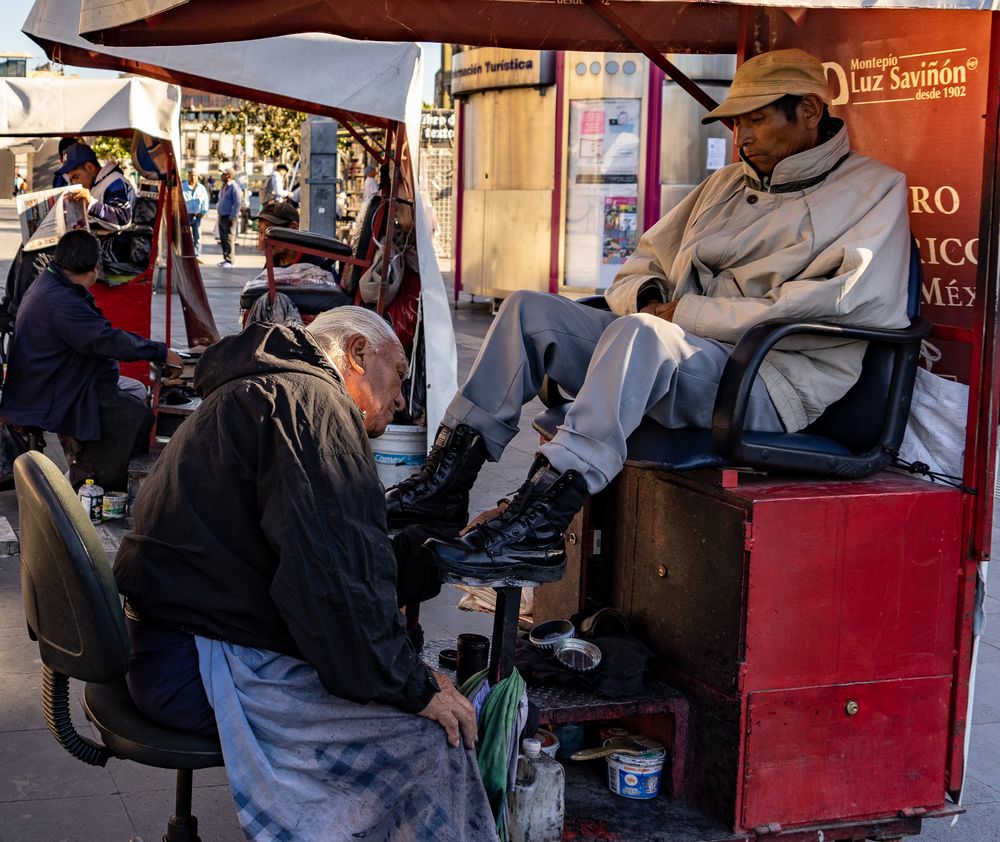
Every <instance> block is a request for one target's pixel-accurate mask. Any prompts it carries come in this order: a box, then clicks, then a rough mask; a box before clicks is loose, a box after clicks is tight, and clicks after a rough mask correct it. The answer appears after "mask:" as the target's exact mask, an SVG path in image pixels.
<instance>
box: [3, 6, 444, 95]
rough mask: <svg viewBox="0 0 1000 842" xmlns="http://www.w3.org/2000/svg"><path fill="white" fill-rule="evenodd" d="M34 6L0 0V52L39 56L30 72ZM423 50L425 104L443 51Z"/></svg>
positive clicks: (83, 72)
mask: <svg viewBox="0 0 1000 842" xmlns="http://www.w3.org/2000/svg"><path fill="white" fill-rule="evenodd" d="M33 5H34V0H0V52H7V51H10V52H24V53H31V54H32V55H33V56H36V57H37V61H35V62H28V67H29V69H33V68H34V67H35V66H36V65H37V64H40V63H42V62H43V61H44V60H45V53H44V52H43V51H42V48H41V47H39V46H38V45H37V44H36V43H35V42H34V41H32V40H31V39H30V38H29V37H28V36H27V35H25V34H24V33H23V32H21V26H22V24H23V23H24V19H25V18H26V17H28V12H30V11H31V7H32V6H33ZM421 46H422V47H423V48H424V90H423V100H424V102H433V101H434V74H435V72H437V70H438V68H439V67H440V66H441V50H440V45H438V44H427V43H422V44H421ZM67 72H68V73H76V74H78V75H79V76H85V77H102V76H105V77H108V76H110V77H113V76H115V75H117V74H115V73H111V72H109V71H107V70H93V69H90V68H85V67H71V68H68V69H67Z"/></svg>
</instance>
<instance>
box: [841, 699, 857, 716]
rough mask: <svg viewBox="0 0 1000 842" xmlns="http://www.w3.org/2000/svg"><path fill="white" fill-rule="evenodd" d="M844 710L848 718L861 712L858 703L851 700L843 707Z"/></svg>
mask: <svg viewBox="0 0 1000 842" xmlns="http://www.w3.org/2000/svg"><path fill="white" fill-rule="evenodd" d="M844 710H845V711H846V713H847V715H848V716H854V715H855V714H856V713H857V712H858V711H859V710H861V708H860V706H859V705H858V703H857V702H855V701H854V700H853V699H852V700H851V701H849V702H848V703H847V704H846V705H844Z"/></svg>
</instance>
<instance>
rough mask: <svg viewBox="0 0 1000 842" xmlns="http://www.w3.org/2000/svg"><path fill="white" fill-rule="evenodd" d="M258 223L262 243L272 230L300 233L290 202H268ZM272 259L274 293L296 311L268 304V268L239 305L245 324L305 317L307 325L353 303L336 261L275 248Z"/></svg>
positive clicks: (250, 283) (254, 280) (248, 285)
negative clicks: (286, 229)
mask: <svg viewBox="0 0 1000 842" xmlns="http://www.w3.org/2000/svg"><path fill="white" fill-rule="evenodd" d="M257 221H258V224H259V231H260V238H261V242H262V243H263V241H264V239H265V237H266V235H267V232H268V231H269V230H270V229H272V228H291V229H298V227H299V211H298V209H297V208H296V207H295V205H293V204H292V203H291V202H289V201H288V200H284V201H280V202H269V203H268V204H267V205H265V206H264V208H263V209H262V210H261V212H260V213H259V214H258V215H257ZM271 258H272V261H273V272H274V285H275V289H276V290H277V292H278V293H279V294H280V295H283V296H288V297H289V298H290V299H291V303H292V304H294V305H295V307H294V308H292V309H291V310H290V309H289V308H287V307H285V306H284V305H285V304H288V302H285V301H283V299H282V300H281V302H279V304H276V305H275V308H276V309H275V308H272V307H271V306H270V304H269V302H268V301H267V300H265V298H264V297H265V295H266V293H267V288H268V279H267V269H266V268H265V269H264V271H262V272H261V273H260V274H259V275H258V276H257V277H256V278H252V279H251V280H249V281H247V282H246V283H245V284H244V285H243V290H242V294H241V296H240V302H241V306H242V307H243V308H244V315H243V323H244V324H249V323H252V322H270V321H276V320H283V319H285V318H290V319H292V320H294V321H299V320H300V319H301V318H302V317H303V316H305V317H306V318H305V321H308V320H309V317H311V316H313V315H315V314H316V313H319V312H322V311H324V310H330V309H332V308H334V307H342V306H344V305H345V304H350V303H351V302H352V301H353V299H352V298H351V296H349V295H348V294H347V293H346V292H344V291H343V290H342V289H341V287H340V283H339V273H338V271H337V264H336V263H335V262H334V260H332V259H330V258H327V257H319V256H317V255H314V254H306V253H304V252H302V251H299V250H298V249H297V248H295V247H294V246H289V247H287V248H275V249H274V250H273V251H272V252H271ZM279 298H280V296H279ZM282 302H283V303H282ZM281 314H284V315H281ZM279 316H280V318H279Z"/></svg>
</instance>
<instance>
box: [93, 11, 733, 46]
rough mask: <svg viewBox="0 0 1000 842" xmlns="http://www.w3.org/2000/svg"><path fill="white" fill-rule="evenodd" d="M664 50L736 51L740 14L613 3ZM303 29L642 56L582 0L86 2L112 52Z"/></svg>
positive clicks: (97, 38) (96, 33) (98, 35)
mask: <svg viewBox="0 0 1000 842" xmlns="http://www.w3.org/2000/svg"><path fill="white" fill-rule="evenodd" d="M609 8H610V9H611V10H612V11H613V12H615V13H616V14H618V15H620V16H621V17H623V18H624V19H626V20H627V21H628V23H629V24H630V25H631V26H632V27H634V28H635V29H636V30H638V31H639V32H641V33H642V34H643V35H644V36H645V37H646V38H647V39H649V40H650V41H652V43H653V44H654V45H655V46H656V47H657V48H658V49H660V50H663V51H664V52H734V51H735V49H736V37H737V31H738V25H739V16H740V8H739V6H735V5H728V4H721V3H691V2H677V0H611V2H610V4H609ZM298 32H326V33H330V34H335V35H342V36H345V37H349V38H356V39H359V40H375V41H441V42H449V43H456V44H469V45H481V46H503V47H521V48H532V49H552V50H598V51H618V50H626V51H632V50H634V49H635V48H634V46H632V45H631V44H630V43H629V42H628V41H627V40H626V39H625V38H624V37H623V36H622V35H621V34H620V33H619V32H618V31H617V30H615V29H614V28H613V27H612V26H611V25H610V24H609V23H607V22H606V21H605V20H604V19H603V18H602V17H601V16H600V15H599V14H598V13H596V12H595V11H594V10H593V9H591V8H590V7H589V6H588V5H587V3H586V2H583V1H582V0H385V1H384V2H378V3H372V2H370V0H337V2H330V1H329V0H283V2H281V3H275V2H274V1H273V0H181V2H178V0H140V2H136V0H84V2H83V6H82V9H81V13H80V33H81V34H82V35H83V36H84V37H85V38H87V39H88V40H90V41H93V42H95V43H102V44H105V45H108V46H155V45H177V44H203V43H209V42H217V41H222V40H226V41H243V40H249V39H253V38H264V37H269V36H274V35H289V34H292V33H298Z"/></svg>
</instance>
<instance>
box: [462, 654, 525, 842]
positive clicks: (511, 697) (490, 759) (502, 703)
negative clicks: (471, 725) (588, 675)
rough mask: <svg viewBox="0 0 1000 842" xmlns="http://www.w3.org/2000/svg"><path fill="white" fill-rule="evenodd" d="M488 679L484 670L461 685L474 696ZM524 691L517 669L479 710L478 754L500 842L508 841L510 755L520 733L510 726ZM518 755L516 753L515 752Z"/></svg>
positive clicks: (490, 694)
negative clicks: (511, 746) (513, 741)
mask: <svg viewBox="0 0 1000 842" xmlns="http://www.w3.org/2000/svg"><path fill="white" fill-rule="evenodd" d="M484 679H485V670H484V671H483V672H482V673H477V674H476V675H473V676H471V677H470V678H469V679H468V680H467V681H466V682H465V683H464V684H463V685H462V687H461V692H462V693H463V694H464V695H465V696H468V697H469V698H472V697H474V696H475V695H476V692H477V691H478V690H479V687H480V686H481V685H482V682H483V680H484ZM524 692H525V683H524V679H523V678H521V674H520V673H519V672H518V671H517V670H516V669H515V670H514V671H513V672H511V674H510V675H508V676H507V677H506V678H505V679H503V680H502V681H500V682H499V683H498V684H497V685H496V686H495V687H493V688H491V689H490V692H489V694H488V695H487V696H486V698H485V700H484V701H483V705H482V708H481V709H480V711H479V722H478V724H479V745H478V746H477V747H476V758H477V760H478V761H479V774H480V775H481V776H482V779H483V786H484V787H485V789H486V795H487V797H488V798H489V800H490V806H491V807H492V808H493V815H494V816H495V817H496V820H497V834H498V835H499V837H500V840H501V842H507V810H506V803H507V801H506V799H507V780H508V772H509V769H508V766H509V762H510V757H511V750H510V744H511V740H516V739H517V738H518V736H519V735H518V734H512V733H511V729H512V728H513V727H514V725H515V723H516V721H517V710H518V706H519V705H520V702H521V696H522V695H524ZM514 757H517V754H516V753H515V754H514Z"/></svg>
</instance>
